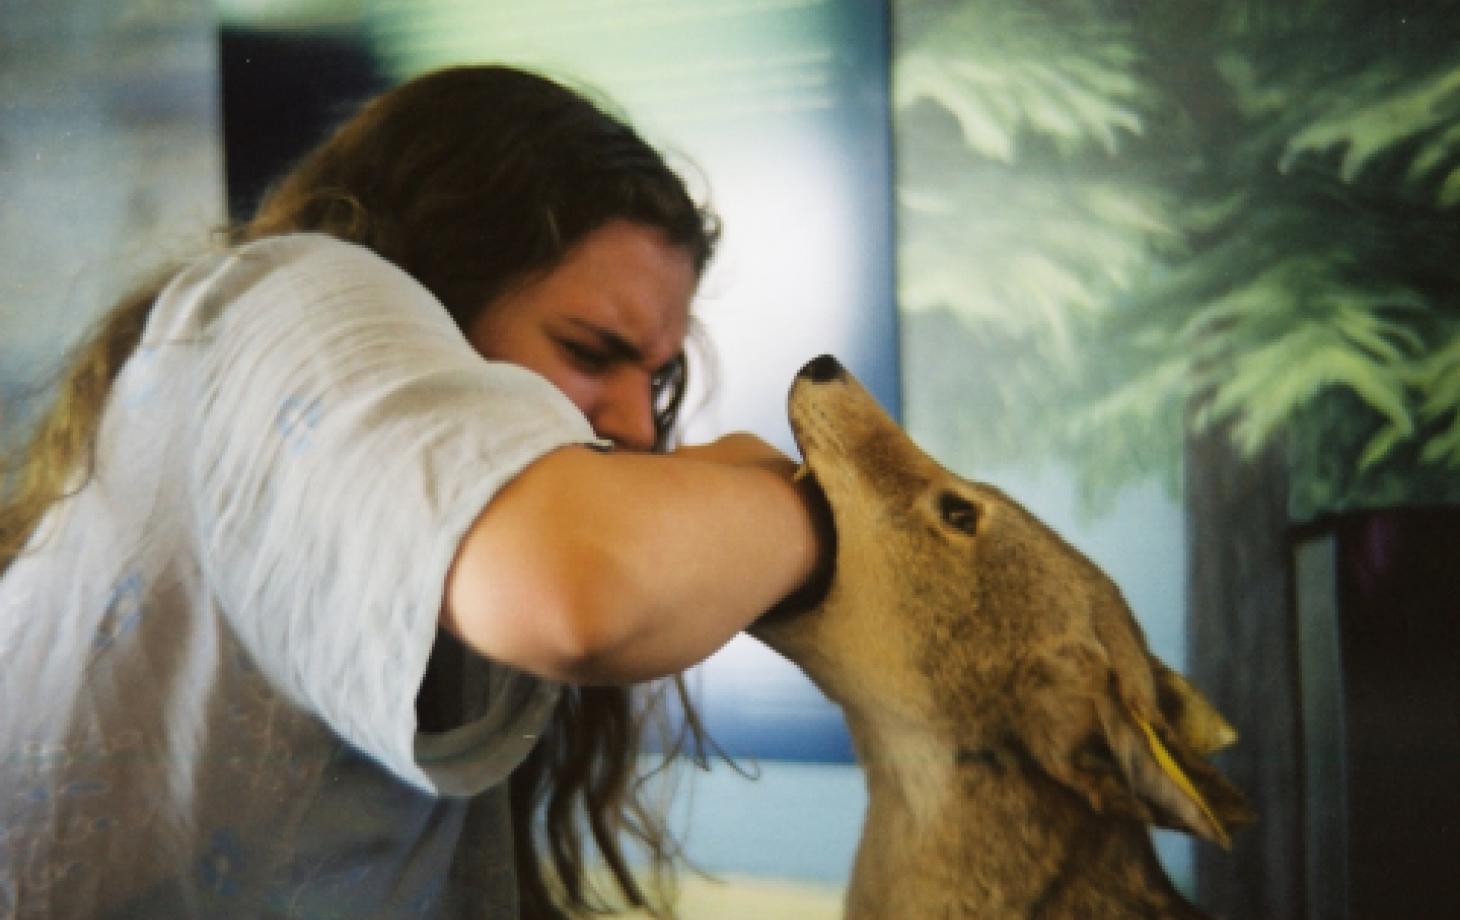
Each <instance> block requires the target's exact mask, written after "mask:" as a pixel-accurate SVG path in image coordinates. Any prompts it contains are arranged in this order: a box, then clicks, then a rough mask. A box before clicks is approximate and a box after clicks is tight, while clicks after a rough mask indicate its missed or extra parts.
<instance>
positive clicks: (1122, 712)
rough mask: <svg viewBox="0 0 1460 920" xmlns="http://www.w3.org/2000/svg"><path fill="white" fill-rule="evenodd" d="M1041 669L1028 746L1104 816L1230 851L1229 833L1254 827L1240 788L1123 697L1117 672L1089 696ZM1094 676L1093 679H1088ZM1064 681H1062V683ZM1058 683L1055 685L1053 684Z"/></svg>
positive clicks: (1090, 688) (1053, 667) (1054, 667)
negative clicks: (1159, 828)
mask: <svg viewBox="0 0 1460 920" xmlns="http://www.w3.org/2000/svg"><path fill="white" fill-rule="evenodd" d="M1044 664H1045V666H1044V667H1042V668H1040V669H1039V676H1040V677H1041V678H1043V680H1042V688H1041V689H1042V690H1044V691H1045V692H1038V693H1035V694H1034V695H1033V697H1032V698H1030V702H1034V703H1035V704H1036V705H1035V706H1034V707H1033V709H1032V711H1029V712H1028V715H1029V716H1030V717H1031V718H1030V719H1029V720H1028V721H1026V723H1025V724H1026V726H1030V727H1033V726H1037V730H1034V731H1025V732H1023V733H1021V734H1022V735H1023V741H1024V744H1025V749H1026V750H1027V751H1028V753H1029V755H1030V756H1031V757H1032V758H1033V759H1034V760H1035V762H1037V763H1038V764H1039V766H1040V767H1042V768H1043V769H1044V771H1045V772H1046V773H1048V774H1049V775H1050V776H1051V777H1052V778H1054V779H1055V780H1057V781H1058V782H1060V783H1062V784H1063V785H1065V786H1066V787H1068V788H1069V789H1071V790H1072V791H1074V792H1076V793H1077V794H1079V795H1080V796H1081V797H1082V798H1083V799H1084V800H1085V801H1086V802H1087V803H1088V804H1089V806H1090V807H1091V808H1092V809H1094V810H1095V811H1096V812H1099V813H1101V814H1109V815H1120V816H1123V817H1127V818H1133V819H1135V820H1138V821H1141V822H1144V823H1147V824H1159V825H1162V826H1165V827H1171V828H1175V829H1177V830H1183V831H1186V832H1188V833H1191V834H1195V835H1197V836H1199V837H1203V838H1205V839H1207V840H1211V841H1213V842H1215V843H1218V844H1220V845H1222V846H1224V847H1225V846H1227V845H1228V844H1229V842H1230V836H1229V830H1230V829H1231V828H1232V827H1234V826H1236V825H1239V824H1245V823H1247V822H1248V821H1250V820H1251V812H1250V811H1249V810H1248V808H1247V804H1246V801H1245V800H1244V799H1243V797H1242V794H1241V793H1240V792H1238V791H1237V789H1236V788H1235V787H1234V786H1232V785H1231V783H1229V782H1227V780H1226V778H1225V777H1223V776H1222V775H1221V774H1220V773H1218V772H1217V771H1216V769H1214V768H1213V767H1211V766H1210V765H1209V764H1207V763H1206V762H1205V761H1203V760H1201V758H1199V757H1198V756H1196V754H1194V753H1193V752H1192V750H1191V748H1190V747H1189V746H1187V745H1186V744H1185V743H1184V742H1183V740H1182V739H1181V738H1180V737H1178V735H1177V733H1176V732H1175V731H1173V730H1172V729H1171V728H1170V727H1169V726H1168V725H1167V724H1166V722H1165V720H1164V719H1163V718H1162V717H1161V716H1160V715H1159V714H1158V713H1156V712H1154V710H1149V711H1148V709H1147V707H1144V706H1142V705H1140V704H1139V703H1138V702H1135V701H1134V700H1133V698H1131V697H1128V696H1127V695H1125V694H1123V693H1122V692H1121V689H1120V685H1119V681H1118V679H1117V677H1116V676H1115V674H1114V673H1113V672H1109V671H1106V678H1105V679H1103V680H1100V679H1097V680H1096V681H1095V682H1094V685H1092V684H1090V683H1085V685H1084V686H1085V688H1086V690H1085V692H1084V693H1073V692H1071V690H1072V689H1073V688H1072V686H1071V685H1070V684H1068V683H1064V684H1063V689H1060V687H1061V683H1062V682H1061V681H1060V680H1059V679H1058V677H1061V676H1068V672H1067V673H1066V674H1064V675H1059V674H1058V671H1059V670H1060V666H1061V665H1064V666H1066V667H1068V666H1070V665H1071V661H1070V659H1069V658H1065V659H1064V660H1063V661H1060V662H1059V663H1058V664H1052V663H1050V662H1049V661H1046V662H1045V663H1044ZM1087 673H1088V672H1087ZM1057 675H1058V676H1057ZM1051 678H1054V679H1053V680H1051Z"/></svg>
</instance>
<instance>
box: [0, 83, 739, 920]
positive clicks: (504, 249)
mask: <svg viewBox="0 0 1460 920" xmlns="http://www.w3.org/2000/svg"><path fill="white" fill-rule="evenodd" d="M613 219H627V220H631V221H635V222H637V223H640V224H644V225H647V226H650V227H654V228H656V229H658V230H659V231H660V232H662V233H663V234H664V236H665V238H666V239H667V240H668V241H669V242H670V243H671V244H673V245H676V246H680V247H683V248H684V249H685V250H686V251H688V252H689V253H690V254H691V255H692V257H693V259H694V264H695V266H696V268H697V269H703V267H704V265H705V264H706V262H707V261H708V260H709V258H710V255H711V253H712V251H713V248H714V245H715V242H716V237H717V222H716V220H715V218H714V216H713V214H712V213H711V212H710V211H709V210H708V209H707V208H706V207H702V206H700V205H697V204H696V203H695V202H694V200H693V199H692V198H691V196H690V195H689V193H688V192H687V190H686V188H685V186H684V183H683V182H682V181H681V179H680V178H679V177H678V176H676V175H675V174H674V172H673V171H671V170H670V169H669V167H668V166H667V165H666V163H665V161H664V159H663V157H662V156H661V155H660V154H659V153H658V152H657V151H655V150H654V149H653V148H652V147H650V146H649V145H648V144H647V143H645V141H644V140H643V139H642V138H641V137H640V136H639V135H638V134H637V133H636V132H635V131H634V130H633V129H632V128H631V127H629V125H628V124H626V123H625V122H624V121H623V120H621V119H619V118H616V117H614V116H613V115H610V114H608V113H607V112H605V111H603V110H602V109H600V108H599V107H597V106H596V105H594V104H593V103H591V102H589V101H588V100H587V99H586V98H584V97H583V96H582V95H580V94H578V93H575V92H572V91H570V90H568V89H566V88H564V87H562V86H560V85H558V84H556V83H554V82H552V81H550V80H547V79H544V78H542V77H539V76H536V75H533V74H530V73H526V72H523V71H520V70H515V69H512V68H506V67H495V66H474V67H456V68H449V69H446V70H441V71H436V72H434V73H431V74H428V75H425V76H423V77H419V78H417V79H415V80H412V81H410V82H407V83H405V84H403V85H401V86H399V87H397V88H395V89H393V90H391V91H389V92H387V93H385V94H383V95H381V96H379V97H377V98H376V99H374V100H372V101H370V102H369V103H367V104H366V105H365V106H364V107H363V108H362V109H361V110H360V112H359V113H358V114H357V115H355V117H353V118H352V119H350V120H349V121H347V122H346V123H345V124H344V125H343V126H341V127H340V128H339V129H338V130H336V132H335V133H334V134H333V135H332V136H331V137H330V138H329V139H327V140H326V141H325V142H324V143H323V144H321V145H320V146H319V147H317V148H316V149H315V150H314V151H313V152H312V153H310V154H309V155H308V156H306V157H305V158H304V159H303V160H302V161H301V162H300V163H299V164H298V165H297V166H296V167H295V168H294V169H293V170H291V171H290V172H289V173H288V174H287V175H286V176H285V177H284V178H283V179H282V180H281V181H280V182H279V184H278V185H277V186H276V187H274V188H273V189H272V190H271V191H270V192H269V194H268V195H266V196H265V198H264V200H263V202H262V203H261V204H260V206H259V208H258V211H257V212H256V214H255V215H254V217H253V219H252V220H250V221H249V222H247V223H246V224H243V225H242V226H240V227H237V228H235V229H234V230H232V231H231V232H230V233H229V237H230V239H231V240H232V241H234V242H244V241H248V240H254V239H259V238H262V237H267V236H272V235H276V234H281V233H289V232H299V231H313V232H322V233H327V234H330V235H332V236H335V237H338V238H341V239H345V240H349V241H351V242H355V243H359V244H361V245H364V246H366V247H368V248H370V249H372V250H374V251H375V252H376V253H378V254H380V255H381V256H383V257H384V258H386V259H388V260H390V261H391V262H393V263H395V264H396V265H398V266H400V267H401V268H402V269H404V270H405V271H406V272H408V273H409V274H411V275H412V276H414V277H415V278H416V279H417V280H418V281H420V282H421V283H422V284H423V285H424V286H425V287H426V288H427V289H429V290H430V291H431V292H432V293H433V294H435V295H436V297H437V298H438V299H439V300H440V301H441V302H442V303H443V304H444V305H445V306H446V309H447V310H448V311H449V312H450V313H451V315H452V317H453V318H454V319H455V320H456V322H457V323H458V325H460V326H461V327H462V328H463V329H465V328H468V327H469V325H470V324H471V322H472V321H473V320H474V319H475V317H476V316H477V314H478V313H479V312H480V311H481V310H482V309H483V308H484V307H485V306H487V305H488V304H490V303H492V302H494V301H495V300H497V299H498V298H499V297H500V296H501V295H502V294H503V293H504V292H505V291H507V290H509V289H510V288H511V287H512V286H514V285H518V284H522V283H524V282H526V281H529V280H531V279H532V278H533V277H535V276H536V275H538V274H540V273H543V272H546V271H548V270H550V269H551V268H553V267H554V266H555V265H557V264H558V263H559V262H560V261H561V260H562V258H563V257H564V255H565V254H566V253H567V252H568V250H569V249H571V248H572V246H573V245H575V244H576V243H577V242H579V241H580V240H582V239H583V238H584V237H585V236H586V235H588V234H589V233H591V232H592V231H593V230H595V229H597V228H598V227H600V226H602V225H603V224H604V223H606V222H608V221H609V220H613ZM165 280H166V278H165V276H164V277H163V278H162V279H160V280H159V281H157V282H155V283H152V284H149V285H145V286H144V287H143V288H142V289H140V290H139V291H137V292H136V293H134V294H132V295H129V296H128V297H126V298H124V299H123V300H121V301H120V302H118V303H117V304H116V305H115V306H114V307H113V308H112V309H111V310H110V311H109V312H107V313H106V314H105V315H104V316H103V318H102V320H101V321H100V323H99V324H98V327H97V328H96V329H95V330H94V331H93V333H92V334H91V336H90V337H89V338H88V339H87V340H86V341H85V342H84V343H83V345H82V346H81V347H80V348H79V349H78V350H77V352H76V354H75V355H73V357H72V359H71V361H70V362H69V364H68V370H67V371H66V373H65V375H64V376H63V378H62V379H61V381H60V384H59V386H58V388H57V396H56V398H55V401H54V403H53V404H52V406H51V408H50V410H49V411H48V412H46V413H45V414H44V415H43V416H42V418H41V420H40V422H39V423H38V425H37V427H36V428H35V431H34V433H33V434H32V436H31V438H30V440H29V442H28V444H27V446H26V448H25V450H24V451H23V453H22V455H21V458H20V463H19V475H18V476H17V477H16V480H15V482H14V483H13V487H12V489H11V490H10V492H9V493H8V494H7V495H6V496H5V497H4V500H3V502H0V574H3V572H4V570H5V569H6V568H7V567H8V566H9V564H10V563H11V561H13V560H14V559H15V557H16V556H17V555H19V554H20V553H21V552H22V551H23V548H24V546H25V544H26V542H27V540H28V539H29V537H30V535H31V533H32V532H33V531H34V530H35V527H36V526H37V524H38V522H39V521H40V519H41V516H42V515H43V514H44V512H45V510H46V509H47V508H48V507H49V506H50V505H51V504H53V503H54V502H56V501H57V500H59V499H61V498H63V497H64V496H65V495H66V494H67V490H68V489H70V488H75V487H76V486H77V484H78V483H81V482H85V480H86V479H87V478H88V477H89V476H90V472H91V466H92V464H93V463H94V458H93V456H92V454H93V451H94V443H95V435H96V430H97V427H98V424H99V420H100V416H101V412H102V409H103V406H104V402H105V398H106V394H107V392H108V391H109V389H110V386H111V383H112V381H113V379H114V378H115V376H116V374H117V372H118V371H119V370H120V368H121V366H122V364H123V363H124V362H125V361H126V359H127V357H128V356H129V355H130V354H131V353H132V351H133V350H134V349H135V347H136V345H137V342H138V340H139V339H140V336H141V332H142V329H143V327H144V325H145V323H146V319H147V315H148V312H149V311H150V310H151V307H152V303H153V302H154V300H155V299H156V296H157V293H158V291H159V290H160V289H161V286H162V283H163V282H165ZM684 385H685V377H684V373H683V368H682V367H681V368H679V372H678V373H677V374H674V375H671V378H670V380H669V381H668V387H669V388H670V389H669V392H666V393H662V394H656V397H657V398H656V407H657V418H656V421H657V424H658V428H659V432H660V441H661V444H662V443H663V442H664V440H665V437H666V435H667V432H668V431H669V430H670V429H671V428H672V426H673V424H674V421H675V414H676V412H677V411H678V408H679V403H680V396H681V395H682V393H683V388H684ZM455 652H459V649H457V650H454V649H452V648H451V640H449V639H448V638H446V637H444V634H443V637H442V638H439V639H438V643H437V649H436V650H435V651H433V653H432V666H431V667H430V668H429V669H428V674H427V679H426V681H425V682H424V683H423V686H422V690H421V694H420V696H419V698H418V700H417V710H418V714H419V716H420V723H421V726H422V730H431V729H432V728H433V727H445V726H447V725H450V724H452V721H453V719H455V718H457V717H458V713H459V710H458V706H459V693H460V683H459V681H457V680H454V679H453V671H454V668H453V666H452V664H451V661H452V658H453V653H455ZM670 688H671V691H670V692H672V693H673V694H675V695H676V696H677V697H678V703H679V709H680V710H681V712H682V714H683V715H682V717H681V718H680V719H679V720H678V722H677V724H678V725H679V726H680V728H679V730H678V733H677V734H674V735H673V737H670V738H668V739H666V741H665V742H664V747H663V750H664V751H665V752H666V753H665V758H666V759H668V758H670V757H672V756H674V755H675V754H676V753H678V752H680V751H681V750H682V749H683V748H684V747H685V746H686V745H690V746H692V747H693V749H694V752H695V754H696V755H697V756H702V742H703V736H702V734H701V732H700V730H699V726H698V722H697V720H696V718H695V716H694V711H693V708H692V707H691V706H690V704H689V700H688V697H687V695H686V693H685V689H684V684H683V682H682V680H681V679H680V678H678V677H676V678H674V681H673V683H672V684H671V685H670ZM665 693H666V691H665V690H664V689H663V688H659V689H658V691H657V692H653V693H650V694H648V695H646V696H645V699H644V701H643V703H642V704H641V705H639V706H636V705H635V703H634V700H633V699H632V697H631V694H630V691H629V690H628V689H627V688H621V687H565V688H564V690H563V695H562V698H561V701H560V702H559V704H558V707H557V709H556V711H555V713H554V715H553V719H552V722H551V724H550V725H549V726H548V729H547V730H546V731H545V732H544V734H543V738H542V740H541V741H540V742H539V744H538V745H537V746H536V748H535V749H534V751H533V753H532V754H531V755H530V756H529V758H528V759H527V760H526V761H525V762H524V763H523V764H522V765H521V766H520V767H519V768H518V769H517V770H516V771H515V772H514V773H513V775H512V778H511V802H512V815H513V825H514V827H513V829H514V834H515V836H516V841H517V846H516V853H517V880H518V890H519V902H520V907H521V913H522V916H524V917H527V918H532V920H538V918H544V920H562V918H564V917H565V916H566V914H565V913H564V909H565V908H566V909H567V910H570V911H575V912H578V911H594V912H601V911H603V910H604V909H606V907H607V905H608V903H609V901H608V900H607V898H605V897H604V895H603V894H602V892H601V891H600V889H599V888H598V887H597V886H596V885H595V883H594V873H592V872H591V871H590V865H589V862H588V856H587V847H586V841H585V839H584V835H583V829H584V828H586V829H587V831H588V836H589V838H591V840H592V842H593V844H594V845H595V846H596V847H597V849H598V851H599V853H600V855H601V856H602V858H603V860H604V862H605V864H606V866H607V869H608V871H609V873H610V875H611V876H612V878H613V880H614V882H615V884H616V887H617V888H618V890H619V893H620V895H621V896H622V900H623V901H624V902H626V903H627V904H628V905H631V906H635V907H646V908H648V909H650V910H651V911H652V912H654V913H655V914H658V915H664V914H665V913H666V912H667V911H668V910H669V908H668V906H667V904H666V903H665V902H666V899H665V897H664V894H663V892H664V889H663V888H662V887H661V886H658V885H651V886H649V890H648V891H646V889H645V887H644V886H643V885H641V884H640V882H639V881H638V880H637V879H636V878H635V876H634V874H633V873H632V872H631V871H630V865H629V863H630V861H629V859H628V857H627V856H626V855H625V850H624V848H623V847H624V844H625V838H627V839H628V840H632V841H637V843H638V845H639V846H640V847H641V848H642V850H643V851H644V854H645V855H646V856H647V857H648V858H649V860H650V862H651V866H652V870H653V871H652V876H651V877H653V878H656V879H657V878H660V877H666V876H672V868H673V864H674V862H675V860H676V857H677V855H678V854H677V852H676V845H675V842H674V839H673V837H672V835H671V834H670V832H669V829H668V826H667V818H666V816H665V815H664V813H663V811H662V810H661V809H658V808H655V807H653V806H652V804H651V803H650V802H649V801H648V798H647V795H646V793H645V790H644V787H643V785H642V783H643V778H642V777H640V776H639V775H638V770H637V764H638V757H637V755H638V753H639V751H640V750H641V740H642V736H643V734H644V731H645V729H646V727H647V726H648V725H649V724H650V723H651V722H654V720H655V717H656V714H658V713H660V712H661V711H662V708H663V702H664V697H665ZM660 721H663V720H660ZM539 816H541V818H542V821H541V824H539V823H538V820H537V819H538V817H539ZM543 849H545V851H546V852H545V853H542V852H540V851H541V850H543Z"/></svg>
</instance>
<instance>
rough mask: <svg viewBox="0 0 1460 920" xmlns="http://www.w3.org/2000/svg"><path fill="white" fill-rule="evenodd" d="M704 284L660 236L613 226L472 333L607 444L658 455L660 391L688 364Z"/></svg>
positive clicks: (482, 348) (485, 316)
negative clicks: (546, 384)
mask: <svg viewBox="0 0 1460 920" xmlns="http://www.w3.org/2000/svg"><path fill="white" fill-rule="evenodd" d="M698 282H699V277H698V275H697V273H696V271H695V267H694V262H693V259H692V258H691V256H690V254H689V252H688V251H687V250H685V249H683V248H682V247H678V246H674V245H672V244H670V243H669V242H667V241H666V240H665V239H664V237H663V235H662V234H661V233H660V232H659V231H658V230H657V229H654V228H652V227H647V226H644V225H642V224H636V223H632V222H629V221H626V220H615V221H610V222H609V223H607V224H605V225H603V226H602V227H600V228H598V229H597V230H595V231H593V232H592V233H590V234H588V236H586V237H584V238H583V240H582V242H580V243H579V244H578V245H577V246H575V247H574V248H573V249H571V250H569V251H568V254H567V255H566V256H565V257H564V258H563V261H562V262H560V263H559V264H558V266H557V267H556V268H554V269H553V270H552V271H550V272H548V273H547V274H545V275H543V276H541V277H539V278H537V279H535V280H533V281H531V282H530V283H528V284H526V285H524V286H522V287H519V288H516V289H515V290H512V291H510V292H508V293H507V294H505V295H503V296H502V297H500V298H498V299H497V300H496V301H494V302H492V303H490V304H488V305H487V307H486V309H485V310H483V311H482V312H481V314H480V315H479V316H478V317H477V319H476V322H475V323H473V324H472V326H471V328H470V329H469V330H468V332H467V335H468V338H469V339H470V340H471V343H472V345H473V346H475V347H476V349H477V351H479V352H481V353H482V354H483V355H485V356H486V357H488V358H491V359H494V360H499V361H509V362H511V363H513V364H519V365H521V366H523V367H526V368H528V369H530V370H534V371H536V372H537V373H539V374H541V375H543V376H544V377H546V378H547V379H548V380H549V381H551V382H552V383H553V384H554V385H555V386H557V388H558V389H560V390H562V391H563V393H564V394H566V395H567V397H568V398H569V399H570V400H572V401H573V404H574V405H576V406H577V407H578V408H579V409H580V410H581V411H582V412H583V414H584V415H585V416H587V418H588V421H589V422H590V423H591V424H592V425H593V430H594V431H595V432H597V433H598V436H599V437H601V438H606V439H608V440H611V441H613V442H614V443H615V444H616V445H618V446H619V447H624V448H629V449H633V450H649V449H651V448H653V446H654V441H655V434H656V432H655V429H654V393H655V389H656V388H655V386H654V384H655V382H656V381H657V380H658V379H659V375H661V374H664V373H666V372H668V371H670V370H671V369H672V368H673V366H674V364H675V362H676V361H678V360H679V359H680V356H681V352H682V350H683V347H684V337H685V334H686V331H687V330H688V328H689V307H690V301H691V299H692V298H693V296H694V291H695V286H696V285H697V284H698Z"/></svg>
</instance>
